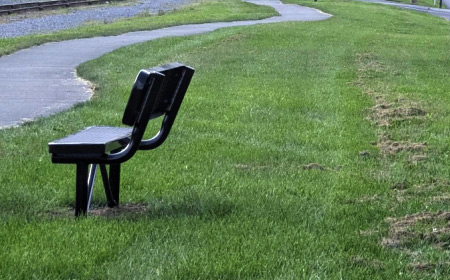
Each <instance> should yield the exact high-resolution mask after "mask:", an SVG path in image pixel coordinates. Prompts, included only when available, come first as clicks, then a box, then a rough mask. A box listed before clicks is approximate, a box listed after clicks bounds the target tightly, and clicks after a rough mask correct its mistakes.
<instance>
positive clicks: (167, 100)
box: [48, 63, 194, 216]
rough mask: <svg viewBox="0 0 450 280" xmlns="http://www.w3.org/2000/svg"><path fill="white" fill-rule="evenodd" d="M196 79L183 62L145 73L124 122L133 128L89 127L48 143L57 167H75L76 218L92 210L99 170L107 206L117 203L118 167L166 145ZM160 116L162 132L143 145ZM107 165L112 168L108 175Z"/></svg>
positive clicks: (191, 70)
mask: <svg viewBox="0 0 450 280" xmlns="http://www.w3.org/2000/svg"><path fill="white" fill-rule="evenodd" d="M193 74H194V69H192V68H190V67H188V66H185V65H183V64H181V63H171V64H166V65H162V66H159V67H155V68H151V69H147V70H141V71H140V72H139V74H138V76H137V78H136V81H135V83H134V85H133V88H132V90H131V94H130V97H129V99H128V103H127V105H126V107H125V112H124V115H123V118H122V123H123V124H124V125H127V126H130V127H109V126H94V127H88V128H85V129H84V130H81V131H79V132H77V133H75V134H72V135H69V136H67V137H65V138H62V139H58V140H55V141H52V142H50V143H49V144H48V146H49V152H50V153H51V154H52V162H53V163H65V164H76V166H77V171H76V203H75V216H79V215H80V214H84V215H86V214H87V212H88V211H89V206H90V201H91V197H92V191H93V186H94V180H95V175H96V171H97V167H98V166H100V171H101V174H102V179H103V185H104V188H105V194H106V198H107V202H108V206H109V207H114V206H116V205H118V204H119V190H120V165H121V164H122V163H123V162H125V161H127V160H129V159H130V158H131V157H132V156H133V155H134V154H135V153H136V151H137V150H149V149H154V148H156V147H158V146H159V145H161V144H162V143H163V142H164V140H165V139H166V138H167V136H168V135H169V132H170V129H171V127H172V125H173V123H174V121H175V118H176V115H177V113H178V109H179V108H180V105H181V102H182V101H183V98H184V95H185V93H186V91H187V88H188V86H189V83H190V81H191V78H192V76H193ZM161 116H163V118H162V124H161V128H160V130H159V132H158V133H157V134H156V135H155V136H154V137H152V138H151V139H147V140H143V139H142V138H143V136H144V133H145V130H146V128H147V124H148V122H149V120H151V119H155V118H158V117H161ZM106 165H109V176H108V172H107V169H106ZM89 166H90V170H89Z"/></svg>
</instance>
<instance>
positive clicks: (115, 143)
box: [48, 126, 132, 154]
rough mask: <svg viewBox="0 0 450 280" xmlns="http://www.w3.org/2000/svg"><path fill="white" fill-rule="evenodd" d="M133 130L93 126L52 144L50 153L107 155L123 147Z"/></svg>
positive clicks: (50, 144)
mask: <svg viewBox="0 0 450 280" xmlns="http://www.w3.org/2000/svg"><path fill="white" fill-rule="evenodd" d="M131 131H132V129H131V128H128V127H110V126H91V127H88V128H86V129H84V130H81V131H79V132H77V133H75V134H72V135H69V136H67V137H64V138H61V139H58V140H55V141H53V142H50V143H49V144H48V145H49V151H50V153H61V154H65V153H69V154H70V153H100V154H101V153H106V152H109V151H111V150H113V149H116V148H119V147H121V146H122V144H121V142H123V141H124V140H126V139H127V138H128V137H130V135H131Z"/></svg>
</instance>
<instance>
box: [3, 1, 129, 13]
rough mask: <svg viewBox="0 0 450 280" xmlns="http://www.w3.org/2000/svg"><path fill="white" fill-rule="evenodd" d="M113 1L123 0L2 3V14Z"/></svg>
mask: <svg viewBox="0 0 450 280" xmlns="http://www.w3.org/2000/svg"><path fill="white" fill-rule="evenodd" d="M111 1H122V0H53V1H40V2H29V3H21V4H11V5H0V16H1V15H9V14H13V13H24V12H30V11H42V10H50V9H57V8H68V7H76V6H87V5H95V4H103V3H106V2H111Z"/></svg>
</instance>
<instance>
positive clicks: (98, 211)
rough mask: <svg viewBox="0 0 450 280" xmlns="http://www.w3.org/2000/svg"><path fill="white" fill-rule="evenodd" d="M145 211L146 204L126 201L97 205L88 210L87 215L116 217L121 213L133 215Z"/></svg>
mask: <svg viewBox="0 0 450 280" xmlns="http://www.w3.org/2000/svg"><path fill="white" fill-rule="evenodd" d="M146 211H147V204H144V203H141V204H138V203H128V204H121V205H119V206H116V207H113V208H110V207H98V208H93V209H90V210H89V213H88V215H92V216H102V217H116V216H122V215H134V214H142V213H145V212H146Z"/></svg>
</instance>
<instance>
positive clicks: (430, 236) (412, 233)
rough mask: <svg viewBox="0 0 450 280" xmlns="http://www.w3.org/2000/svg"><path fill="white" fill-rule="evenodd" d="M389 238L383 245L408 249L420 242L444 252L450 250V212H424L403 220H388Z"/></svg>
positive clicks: (405, 217) (383, 241) (382, 242)
mask: <svg viewBox="0 0 450 280" xmlns="http://www.w3.org/2000/svg"><path fill="white" fill-rule="evenodd" d="M387 221H388V222H389V224H390V228H389V234H388V237H386V238H383V240H382V241H381V245H383V246H385V247H391V248H399V249H407V248H408V247H410V246H411V244H413V243H417V241H418V240H420V241H423V242H425V243H428V244H431V245H434V246H435V247H436V248H439V249H442V250H450V212H443V211H440V212H437V213H430V212H423V213H417V214H413V215H407V216H404V217H402V218H388V219H387Z"/></svg>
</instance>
